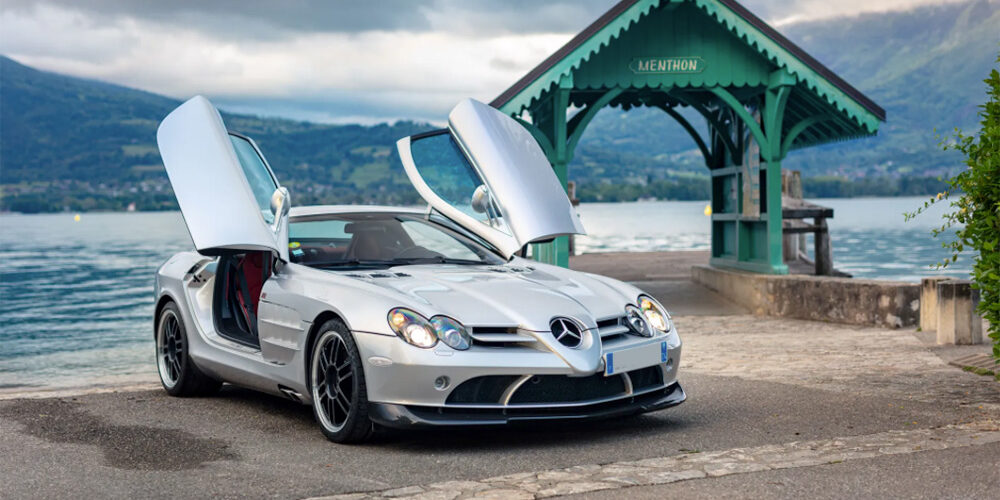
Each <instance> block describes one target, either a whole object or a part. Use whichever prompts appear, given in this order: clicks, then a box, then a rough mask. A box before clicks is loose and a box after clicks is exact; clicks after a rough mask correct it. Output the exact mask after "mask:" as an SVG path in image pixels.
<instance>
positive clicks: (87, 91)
mask: <svg viewBox="0 0 1000 500" xmlns="http://www.w3.org/2000/svg"><path fill="white" fill-rule="evenodd" d="M178 104H180V102H179V101H177V100H174V99H170V98H167V97H163V96H159V95H155V94H151V93H148V92H143V91H139V90H135V89H130V88H127V87H121V86H118V85H111V84H108V83H103V82H98V81H93V80H85V79H79V78H73V77H68V76H64V75H58V74H54V73H48V72H43V71H38V70H35V69H33V68H30V67H27V66H25V65H22V64H20V63H18V62H16V61H14V60H12V59H9V58H6V57H0V162H2V164H0V183H2V184H3V198H2V200H0V203H2V208H3V209H8V210H10V209H13V210H18V211H47V210H53V209H55V210H59V209H62V208H63V207H69V208H72V209H123V208H125V206H127V205H128V204H129V203H132V202H135V203H136V204H137V208H139V209H158V208H173V207H175V206H176V204H175V202H174V199H173V195H172V194H171V193H170V190H169V185H168V182H167V179H166V174H165V172H164V171H163V166H162V163H161V161H160V155H159V152H158V151H157V149H156V127H157V125H158V124H159V122H160V120H161V119H163V117H164V116H166V115H167V113H169V112H170V110H172V109H173V108H174V107H176V106H177V105H178ZM223 117H224V119H225V120H226V124H227V126H229V127H230V128H231V129H233V130H236V131H240V132H244V133H246V134H247V135H249V136H251V137H253V138H254V140H256V141H257V142H258V144H259V145H260V147H261V149H262V150H263V151H264V153H265V155H266V156H267V158H268V160H269V161H270V163H271V164H272V166H273V168H274V169H275V171H276V174H277V175H278V176H279V178H281V180H282V182H283V183H284V184H286V185H288V186H289V187H290V189H291V190H292V191H293V193H294V198H293V200H294V201H295V202H296V203H297V204H304V203H315V202H319V201H331V200H337V201H339V202H343V203H351V202H365V201H370V200H378V201H383V202H414V201H416V200H417V196H416V193H415V192H414V191H413V189H412V188H411V187H410V186H409V184H408V183H407V181H405V180H404V179H401V178H400V176H399V175H398V174H399V173H401V172H402V165H401V164H400V163H399V159H398V156H396V155H395V154H394V147H393V146H394V144H395V142H396V140H397V139H399V138H400V137H404V136H407V135H410V134H413V133H416V132H420V131H425V130H429V129H430V128H432V127H431V126H430V125H427V124H418V123H412V122H398V123H396V124H395V125H385V124H382V125H375V126H361V125H319V124H313V123H305V122H295V121H291V120H283V119H274V118H266V119H262V118H256V117H252V116H246V115H233V114H228V113H223Z"/></svg>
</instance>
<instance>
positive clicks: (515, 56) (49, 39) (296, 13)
mask: <svg viewBox="0 0 1000 500" xmlns="http://www.w3.org/2000/svg"><path fill="white" fill-rule="evenodd" d="M941 1H943V0H836V1H830V0H744V2H743V3H744V5H746V6H747V7H748V8H750V9H751V10H753V11H754V12H756V13H757V14H758V15H759V16H761V17H763V18H764V19H765V20H767V21H769V22H771V23H772V24H775V25H778V26H780V25H782V24H785V23H790V22H795V21H800V20H811V19H817V18H826V17H832V16H841V15H851V14H856V13H858V12H877V11H886V10H893V9H905V8H909V7H913V6H916V5H922V4H928V3H940V2H941ZM613 4H614V1H613V0H553V1H548V2H542V1H539V0H534V1H533V0H505V1H487V0H410V1H406V0H369V1H354V2H348V1H320V0H286V1H282V2H276V1H268V0H259V1H247V0H242V1H237V0H221V1H211V0H207V1H206V0H176V1H165V0H82V1H81V0H3V1H2V2H0V53H2V54H4V55H7V56H10V57H13V58H15V59H17V60H18V61H20V62H22V63H25V64H28V65H31V66H35V67H37V68H40V69H46V70H51V71H57V72H61V73H67V74H70V75H74V76H81V77H88V78H96V79H100V80H105V81H109V82H113V83H118V84H122V85H127V86H131V87H137V88H140V89H144V90H148V91H151V92H157V93H160V94H165V95H168V96H172V97H177V98H186V97H190V96H191V95H194V94H199V93H200V94H205V95H207V96H209V97H210V98H212V99H213V100H215V101H216V102H217V103H219V104H221V105H222V106H223V107H226V108H227V109H229V110H231V111H238V112H249V113H255V114H265V115H281V116H289V117H293V118H298V119H305V120H312V121H324V122H340V123H343V122H361V123H373V122H378V121H385V120H394V119H398V118H416V119H424V120H430V121H441V119H442V118H443V117H444V115H445V114H446V113H447V110H448V109H449V108H450V107H451V105H452V104H454V103H455V102H456V101H458V100H459V99H460V98H462V97H465V96H472V97H476V98H478V99H481V100H486V101H488V100H490V99H492V98H493V97H495V96H496V95H497V94H499V93H500V92H501V91H503V90H504V89H505V88H507V87H508V86H509V85H510V84H511V83H513V82H514V81H515V80H517V79H518V78H519V77H520V76H521V75H523V74H524V73H525V72H527V71H528V70H530V69H531V68H532V67H533V66H535V65H536V64H537V63H539V62H540V61H541V60H542V59H544V58H545V57H546V56H547V55H548V54H550V53H552V52H553V51H555V50H556V49H557V48H559V46H561V45H562V44H564V43H565V42H566V41H568V40H569V39H570V38H571V37H572V36H573V35H574V34H575V33H577V32H578V31H579V30H581V29H582V28H583V27H585V26H586V25H587V24H589V23H590V22H592V21H593V20H594V19H596V18H597V17H598V16H599V15H600V14H601V13H603V12H604V11H606V10H607V9H608V8H609V7H611V5H613Z"/></svg>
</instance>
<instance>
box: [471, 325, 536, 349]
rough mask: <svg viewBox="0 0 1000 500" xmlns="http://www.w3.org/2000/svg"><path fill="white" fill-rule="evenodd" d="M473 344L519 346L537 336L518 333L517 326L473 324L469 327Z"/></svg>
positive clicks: (532, 340)
mask: <svg viewBox="0 0 1000 500" xmlns="http://www.w3.org/2000/svg"><path fill="white" fill-rule="evenodd" d="M469 330H470V332H469V333H470V334H471V335H472V344H473V345H477V346H483V347H519V346H523V345H524V344H526V343H531V342H535V338H534V337H531V336H528V335H525V334H523V333H518V331H517V327H516V326H473V327H470V328H469Z"/></svg>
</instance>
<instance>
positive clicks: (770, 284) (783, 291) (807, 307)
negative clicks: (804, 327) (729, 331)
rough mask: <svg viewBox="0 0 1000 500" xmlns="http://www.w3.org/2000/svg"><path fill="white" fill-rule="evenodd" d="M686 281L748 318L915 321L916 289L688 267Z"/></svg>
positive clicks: (913, 285) (896, 284)
mask: <svg viewBox="0 0 1000 500" xmlns="http://www.w3.org/2000/svg"><path fill="white" fill-rule="evenodd" d="M691 279H692V280H693V281H694V282H696V283H699V284H701V285H703V286H705V287H707V288H710V289H712V290H714V291H716V292H718V293H720V294H722V295H723V296H725V297H726V298H728V299H729V300H731V301H733V302H735V303H737V304H739V305H741V306H743V307H746V308H747V309H749V310H750V312H752V313H753V314H756V315H760V316H777V317H785V318H799V319H809V320H815V321H831V322H836V323H850V324H856V325H876V326H883V327H889V328H899V327H903V326H912V325H916V324H917V323H918V322H919V320H920V285H918V284H916V283H906V282H901V281H882V280H877V281H876V280H861V279H854V278H834V277H829V276H805V275H784V276H780V275H768V274H756V273H748V272H744V271H736V270H728V269H720V268H716V267H710V266H694V267H692V268H691Z"/></svg>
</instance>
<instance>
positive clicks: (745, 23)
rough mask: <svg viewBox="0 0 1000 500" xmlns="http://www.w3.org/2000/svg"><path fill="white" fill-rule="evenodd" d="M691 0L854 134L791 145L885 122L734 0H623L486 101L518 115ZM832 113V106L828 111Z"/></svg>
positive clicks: (867, 131) (872, 129)
mask: <svg viewBox="0 0 1000 500" xmlns="http://www.w3.org/2000/svg"><path fill="white" fill-rule="evenodd" d="M684 2H690V3H692V4H693V5H695V6H696V7H697V8H698V9H699V10H701V11H702V12H704V13H705V15H706V16H708V17H709V18H710V19H712V20H714V21H715V22H717V23H718V24H720V25H721V26H722V27H723V28H725V29H727V30H729V31H730V32H732V33H733V34H734V35H735V36H736V37H737V38H738V39H739V40H740V41H741V42H743V43H744V44H746V45H747V46H748V47H751V48H752V49H753V50H755V51H756V52H757V53H759V54H760V55H761V56H763V57H764V59H766V60H767V61H769V62H770V64H773V65H774V66H776V67H777V68H783V69H785V70H786V71H788V72H789V73H790V74H791V75H792V76H793V77H794V78H795V81H796V83H797V84H798V85H796V88H798V89H803V88H804V89H806V90H808V91H809V92H810V93H812V94H813V96H814V97H816V98H818V99H817V100H818V101H820V102H825V103H826V104H827V105H828V106H830V107H831V108H833V110H836V112H837V113H839V114H840V116H842V117H845V118H847V119H848V120H849V121H850V122H851V123H853V124H854V125H855V126H857V127H858V128H857V129H856V133H847V134H844V133H841V134H838V135H839V137H825V138H824V139H821V140H809V139H807V138H806V137H804V136H803V137H801V139H802V140H801V141H796V143H795V145H794V146H792V149H797V148H798V147H802V146H804V145H806V144H809V143H820V142H828V141H831V140H833V141H836V140H844V139H848V138H854V137H862V136H866V135H873V134H875V133H876V132H877V130H878V128H879V125H880V123H881V122H882V121H884V120H885V111H884V110H883V109H882V108H881V107H879V106H878V105H877V104H875V103H874V102H873V101H872V100H871V99H869V98H868V97H867V96H865V95H864V94H862V93H861V92H860V91H858V90H857V89H855V88H854V87H852V86H851V85H850V84H848V83H847V82H845V81H844V80H843V79H841V78H840V77H839V76H837V75H836V74H835V73H833V72H832V71H830V70H829V69H828V68H826V67H825V66H823V65H822V64H821V63H819V62H818V61H816V60H815V59H813V58H812V57H811V56H810V55H809V54H807V53H805V51H803V50H802V49H800V48H799V47H798V46H796V45H795V44H794V43H792V42H791V41H789V40H788V39H786V38H784V37H783V36H782V35H781V34H780V33H778V32H777V31H775V30H774V29H773V28H771V27H770V26H768V25H767V24H766V23H764V22H763V21H761V20H760V19H759V18H757V17H756V16H754V15H753V14H752V13H750V12H749V11H748V10H747V9H746V8H744V7H743V6H742V5H740V4H739V3H737V2H736V1H734V0H623V1H621V2H619V3H618V4H616V5H615V6H614V7H612V8H611V9H610V10H609V11H608V12H606V13H605V14H604V15H602V16H601V17H600V18H599V19H598V20H597V21H595V22H594V23H593V24H591V25H590V26H588V27H587V28H586V29H584V30H583V31H582V32H580V33H579V34H578V35H577V36H576V37H574V38H573V39H572V40H570V42H569V43H567V44H566V45H564V46H563V47H562V48H560V49H559V50H558V51H556V52H555V53H554V54H552V55H551V56H549V57H548V58H547V59H546V60H545V61H543V62H542V63H541V64H539V65H538V66H537V67H535V68H534V69H533V70H532V71H531V72H529V73H528V74H527V75H525V76H524V77H523V78H521V80H519V81H518V82H517V83H515V84H514V85H513V86H511V87H510V88H509V89H507V90H506V91H505V92H504V93H502V94H501V95H500V96H498V97H497V98H496V99H495V100H494V101H493V102H492V103H491V104H492V105H493V106H494V107H496V108H498V109H501V110H502V111H504V112H506V113H510V114H520V113H521V112H522V111H523V110H524V109H526V108H530V107H531V106H533V105H534V103H535V101H536V100H538V99H539V98H540V97H542V96H543V95H544V94H545V93H546V92H548V91H550V90H551V89H552V88H553V86H555V85H557V84H558V82H559V80H560V79H561V78H562V77H564V76H569V75H571V74H572V73H573V72H574V71H575V70H577V69H579V68H580V66H581V65H582V64H583V63H585V62H587V61H588V60H590V59H591V57H593V56H594V55H595V54H597V53H599V52H600V51H601V50H602V49H603V48H605V47H607V46H608V45H610V44H611V43H613V42H614V41H615V40H616V39H618V38H619V37H620V36H621V35H622V33H624V32H625V31H626V30H628V29H630V28H631V27H632V25H633V24H634V23H638V22H640V21H641V20H642V19H643V17H645V16H647V15H648V14H649V13H650V12H652V11H653V10H654V9H657V8H660V7H661V5H663V4H668V3H678V4H680V3H684ZM831 112H832V110H831Z"/></svg>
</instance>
